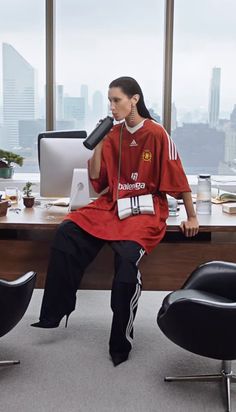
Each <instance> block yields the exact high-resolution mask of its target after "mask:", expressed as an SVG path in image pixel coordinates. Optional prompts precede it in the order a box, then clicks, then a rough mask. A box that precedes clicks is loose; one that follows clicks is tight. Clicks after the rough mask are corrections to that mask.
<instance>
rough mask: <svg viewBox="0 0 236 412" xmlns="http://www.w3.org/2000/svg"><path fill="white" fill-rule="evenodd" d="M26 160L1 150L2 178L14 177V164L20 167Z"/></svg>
mask: <svg viewBox="0 0 236 412" xmlns="http://www.w3.org/2000/svg"><path fill="white" fill-rule="evenodd" d="M23 160H24V158H23V157H22V156H20V155H17V154H16V153H13V152H8V151H6V150H2V149H0V177H3V178H4V179H10V178H11V177H12V175H13V172H14V169H13V163H14V164H16V165H19V166H22V165H23Z"/></svg>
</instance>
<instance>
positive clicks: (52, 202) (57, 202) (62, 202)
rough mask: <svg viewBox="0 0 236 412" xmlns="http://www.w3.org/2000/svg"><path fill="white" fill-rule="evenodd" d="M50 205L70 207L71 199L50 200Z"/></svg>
mask: <svg viewBox="0 0 236 412" xmlns="http://www.w3.org/2000/svg"><path fill="white" fill-rule="evenodd" d="M48 204H49V205H53V206H69V204H70V198H69V197H61V198H60V199H56V200H50V201H49V202H48Z"/></svg>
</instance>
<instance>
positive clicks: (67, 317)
mask: <svg viewBox="0 0 236 412" xmlns="http://www.w3.org/2000/svg"><path fill="white" fill-rule="evenodd" d="M69 316H70V315H66V323H65V328H67V325H68V319H69Z"/></svg>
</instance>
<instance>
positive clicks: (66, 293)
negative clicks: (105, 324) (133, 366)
mask: <svg viewBox="0 0 236 412" xmlns="http://www.w3.org/2000/svg"><path fill="white" fill-rule="evenodd" d="M105 243H108V244H109V245H110V246H111V247H112V249H113V251H114V255H115V256H114V269H115V274H114V280H113V284H112V292H111V308H112V311H113V320H112V327H111V335H110V342H109V347H110V353H111V354H112V353H123V352H125V353H127V352H129V351H130V349H131V347H132V340H133V321H134V318H135V314H136V311H137V304H138V298H139V296H140V294H141V275H140V272H139V270H138V263H139V261H140V260H141V258H142V256H143V255H144V253H145V252H144V250H143V249H142V248H141V246H140V245H139V244H138V243H136V242H132V241H111V242H107V241H105V240H103V239H98V238H95V237H94V236H91V235H90V234H88V233H87V232H85V231H84V230H83V229H81V228H80V227H79V226H77V225H76V224H75V223H73V222H71V221H64V222H63V223H62V224H61V225H60V226H59V228H58V230H57V233H56V236H55V239H54V241H53V245H52V249H51V255H50V260H49V265H48V272H47V278H46V284H45V290H44V296H43V301H42V307H41V313H40V320H47V321H55V320H59V319H60V318H61V317H63V316H64V315H66V314H68V315H69V314H70V313H71V312H72V311H73V310H74V309H75V303H76V291H77V289H78V288H79V285H80V281H81V279H82V276H83V274H84V271H85V269H86V268H87V266H88V265H89V264H90V263H91V262H92V261H93V260H94V258H95V257H96V256H97V254H98V252H99V251H100V250H101V248H102V247H103V245H104V244H105Z"/></svg>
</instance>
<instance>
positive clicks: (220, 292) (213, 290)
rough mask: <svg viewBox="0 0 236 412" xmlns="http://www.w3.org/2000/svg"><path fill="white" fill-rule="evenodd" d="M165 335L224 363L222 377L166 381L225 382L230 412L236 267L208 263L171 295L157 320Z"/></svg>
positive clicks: (235, 349) (235, 352)
mask: <svg viewBox="0 0 236 412" xmlns="http://www.w3.org/2000/svg"><path fill="white" fill-rule="evenodd" d="M157 323H158V325H159V327H160V329H161V330H162V332H163V333H164V334H165V335H166V336H167V338H169V339H170V340H171V341H172V342H174V343H176V344H177V345H178V346H180V347H182V348H184V349H187V350H188V351H190V352H192V353H195V354H198V355H201V356H206V357H209V358H213V359H218V360H222V370H221V372H220V373H219V374H210V375H193V376H177V377H173V376H172V377H171V376H169V377H166V378H165V380H166V381H175V380H176V381H177V380H178V381H180V380H181V381H183V380H211V381H213V380H222V381H223V382H224V385H225V389H226V397H227V411H230V383H231V381H232V382H235V381H236V375H234V374H233V372H232V368H231V361H232V360H235V359H236V335H235V325H236V264H235V263H230V262H223V261H213V262H208V263H205V264H203V265H200V266H199V267H197V269H196V270H194V271H193V272H192V273H191V275H190V276H189V278H188V279H187V281H186V282H185V284H184V285H183V287H182V288H181V289H180V290H176V291H175V292H171V293H169V294H168V295H167V296H166V297H165V298H164V300H163V303H162V307H161V309H160V310H159V313H158V316H157Z"/></svg>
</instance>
